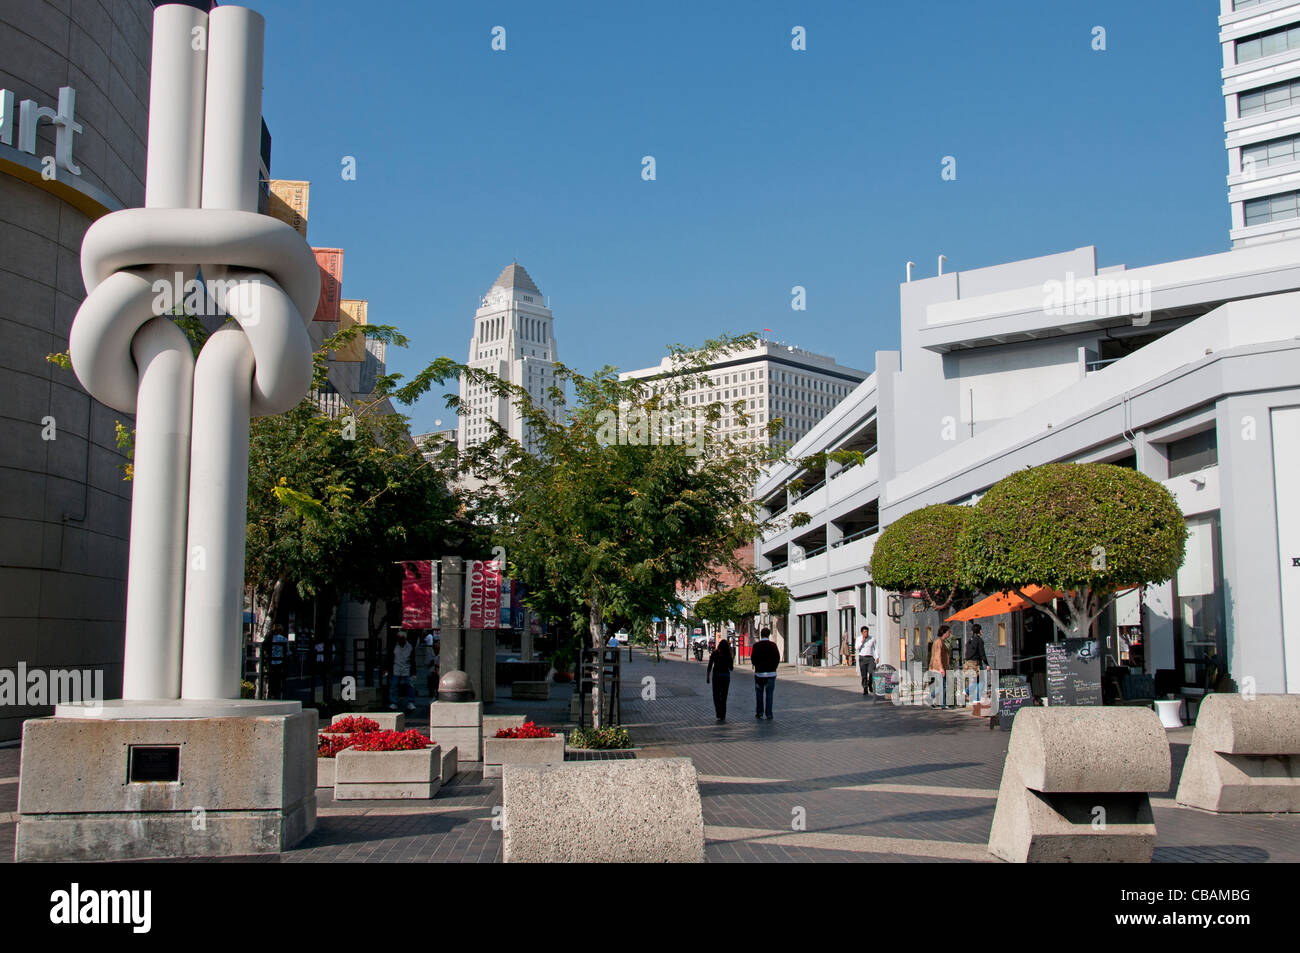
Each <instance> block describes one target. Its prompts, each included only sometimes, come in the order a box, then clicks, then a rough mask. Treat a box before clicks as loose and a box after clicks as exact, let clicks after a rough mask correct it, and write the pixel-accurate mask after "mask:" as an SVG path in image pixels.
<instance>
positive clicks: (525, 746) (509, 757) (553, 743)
mask: <svg viewBox="0 0 1300 953" xmlns="http://www.w3.org/2000/svg"><path fill="white" fill-rule="evenodd" d="M563 763H564V735H554V736H552V737H550V738H488V739H486V740H485V741H484V742H483V777H485V778H499V777H501V771H502V768H503V766H505V765H507V764H534V765H536V764H563Z"/></svg>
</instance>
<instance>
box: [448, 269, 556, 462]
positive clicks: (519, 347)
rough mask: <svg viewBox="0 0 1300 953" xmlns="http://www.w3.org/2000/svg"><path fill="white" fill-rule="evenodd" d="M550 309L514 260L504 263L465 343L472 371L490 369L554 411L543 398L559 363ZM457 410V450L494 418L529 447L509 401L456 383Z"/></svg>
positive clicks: (484, 432) (483, 435) (484, 434)
mask: <svg viewBox="0 0 1300 953" xmlns="http://www.w3.org/2000/svg"><path fill="white" fill-rule="evenodd" d="M552 321H553V319H552V317H551V309H550V308H549V307H547V306H546V299H545V298H544V297H543V296H542V292H541V289H539V288H538V287H537V284H536V282H534V281H533V279H532V278H531V277H530V276H529V274H528V272H527V271H525V270H524V266H523V265H521V264H519V263H518V262H514V263H512V264H509V265H506V267H505V268H504V269H503V270H502V271H501V274H500V275H498V276H497V280H496V281H494V282H492V287H491V288H489V289H488V292H487V294H485V295H484V296H483V300H482V304H481V305H480V307H479V309H478V310H477V311H476V312H474V336H473V337H472V338H470V341H469V360H468V361H467V362H466V363H468V364H469V366H470V367H473V368H477V369H480V370H485V371H490V372H492V373H493V374H495V375H497V376H498V377H500V378H501V379H502V380H505V381H508V382H510V383H511V384H515V385H517V386H519V387H522V388H524V389H525V390H527V391H528V394H529V395H530V397H531V398H532V400H533V402H534V404H535V405H536V406H539V407H546V408H547V409H548V410H550V411H551V412H552V413H554V412H555V410H556V408H555V406H554V404H553V403H552V402H551V401H550V400H549V399H548V398H547V393H548V391H549V390H550V388H551V386H552V385H553V383H554V380H555V375H554V372H553V369H552V366H551V365H552V363H553V362H554V361H556V360H557V356H556V355H557V352H556V342H555V329H554V326H553V324H552ZM460 398H461V411H460V422H459V424H458V426H457V431H458V432H457V436H456V446H457V447H458V448H459V449H461V450H465V449H467V448H469V447H472V446H474V445H475V444H479V443H482V442H483V441H484V440H486V439H487V438H488V437H489V436H490V435H491V428H490V426H489V425H488V420H495V421H496V422H497V423H498V424H499V425H500V426H501V427H502V428H503V429H504V430H505V431H506V432H507V433H508V434H509V435H510V436H511V437H512V438H513V439H515V440H517V441H519V443H521V444H523V446H525V447H527V448H529V449H532V448H533V447H532V441H531V439H530V436H529V434H528V427H527V425H526V424H525V422H524V420H523V418H522V416H521V415H520V413H519V411H518V410H517V409H516V408H515V407H514V406H513V405H512V404H511V402H510V401H509V400H507V399H505V398H503V397H498V396H497V395H496V394H493V393H491V391H490V390H489V389H488V388H487V387H485V386H483V385H480V384H472V383H470V382H469V381H467V380H465V378H463V377H462V378H461V381H460Z"/></svg>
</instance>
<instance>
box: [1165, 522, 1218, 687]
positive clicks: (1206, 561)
mask: <svg viewBox="0 0 1300 953" xmlns="http://www.w3.org/2000/svg"><path fill="white" fill-rule="evenodd" d="M1187 531H1188V535H1187V552H1186V555H1185V556H1184V557H1183V565H1182V566H1181V567H1180V568H1179V570H1178V573H1177V575H1175V576H1174V580H1173V590H1174V593H1173V594H1174V632H1175V637H1174V653H1175V661H1176V666H1177V669H1178V674H1179V677H1180V678H1181V680H1182V684H1183V685H1184V686H1185V687H1189V688H1213V687H1214V684H1215V683H1216V682H1217V680H1218V678H1219V677H1220V676H1222V675H1223V674H1224V673H1225V672H1226V670H1227V658H1228V652H1227V637H1226V633H1225V631H1224V621H1223V576H1222V555H1221V551H1220V541H1219V515H1218V514H1217V513H1213V514H1209V515H1206V516H1197V517H1193V518H1192V519H1189V520H1188V521H1187Z"/></svg>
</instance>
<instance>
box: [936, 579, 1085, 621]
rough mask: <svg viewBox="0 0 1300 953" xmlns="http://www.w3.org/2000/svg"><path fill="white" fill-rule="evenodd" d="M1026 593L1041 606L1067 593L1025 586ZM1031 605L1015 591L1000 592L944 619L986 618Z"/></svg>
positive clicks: (968, 619) (1044, 587)
mask: <svg viewBox="0 0 1300 953" xmlns="http://www.w3.org/2000/svg"><path fill="white" fill-rule="evenodd" d="M1024 593H1025V595H1027V596H1028V597H1029V598H1030V599H1032V600H1033V601H1034V602H1035V603H1037V604H1038V605H1040V606H1041V605H1044V604H1046V603H1048V602H1051V601H1052V600H1053V599H1061V598H1064V596H1065V593H1063V592H1059V591H1058V590H1056V589H1048V588H1047V587H1046V586H1025V588H1024ZM1029 605H1030V603H1028V602H1026V601H1025V600H1024V599H1022V598H1020V597H1019V596H1018V595H1016V594H1015V593H1011V592H999V593H997V594H996V595H992V596H989V597H988V598H987V599H981V600H980V601H979V602H977V603H975V605H973V606H971V607H970V608H969V609H962V610H961V612H958V613H957V614H956V615H951V616H949V617H948V618H947V619H945V620H944V621H945V622H968V621H970V620H971V619H986V618H988V617H989V616H994V615H1006V614H1007V613H1008V612H1019V611H1020V610H1021V609H1028V608H1029Z"/></svg>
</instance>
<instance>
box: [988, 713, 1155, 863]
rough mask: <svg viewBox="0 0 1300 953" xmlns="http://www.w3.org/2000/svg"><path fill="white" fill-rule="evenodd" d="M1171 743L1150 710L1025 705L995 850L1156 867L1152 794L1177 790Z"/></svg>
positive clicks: (992, 839)
mask: <svg viewBox="0 0 1300 953" xmlns="http://www.w3.org/2000/svg"><path fill="white" fill-rule="evenodd" d="M1169 777H1170V758H1169V742H1168V741H1167V739H1166V738H1165V729H1164V728H1163V727H1162V726H1161V724H1160V719H1159V718H1157V717H1156V714H1155V712H1153V711H1151V710H1150V709H1144V708H1075V707H1062V708H1021V709H1020V711H1019V712H1017V714H1016V720H1015V722H1014V723H1013V727H1012V729H1011V741H1010V743H1009V744H1008V746H1007V757H1006V762H1005V764H1004V765H1003V768H1002V784H1001V786H1000V787H999V789H998V801H997V807H996V809H995V810H994V813H993V827H992V829H991V830H990V832H989V852H990V853H992V854H994V855H995V856H997V857H1001V858H1002V859H1003V860H1009V861H1012V862H1013V863H1026V862H1028V863H1034V862H1043V861H1057V862H1075V863H1079V862H1085V863H1095V862H1099V861H1112V862H1113V861H1124V862H1137V863H1149V862H1150V861H1151V853H1152V851H1153V850H1154V849H1155V844H1156V825H1155V819H1154V817H1153V816H1152V813H1151V799H1150V793H1151V792H1153V791H1154V792H1163V791H1167V790H1168V789H1169Z"/></svg>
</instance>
